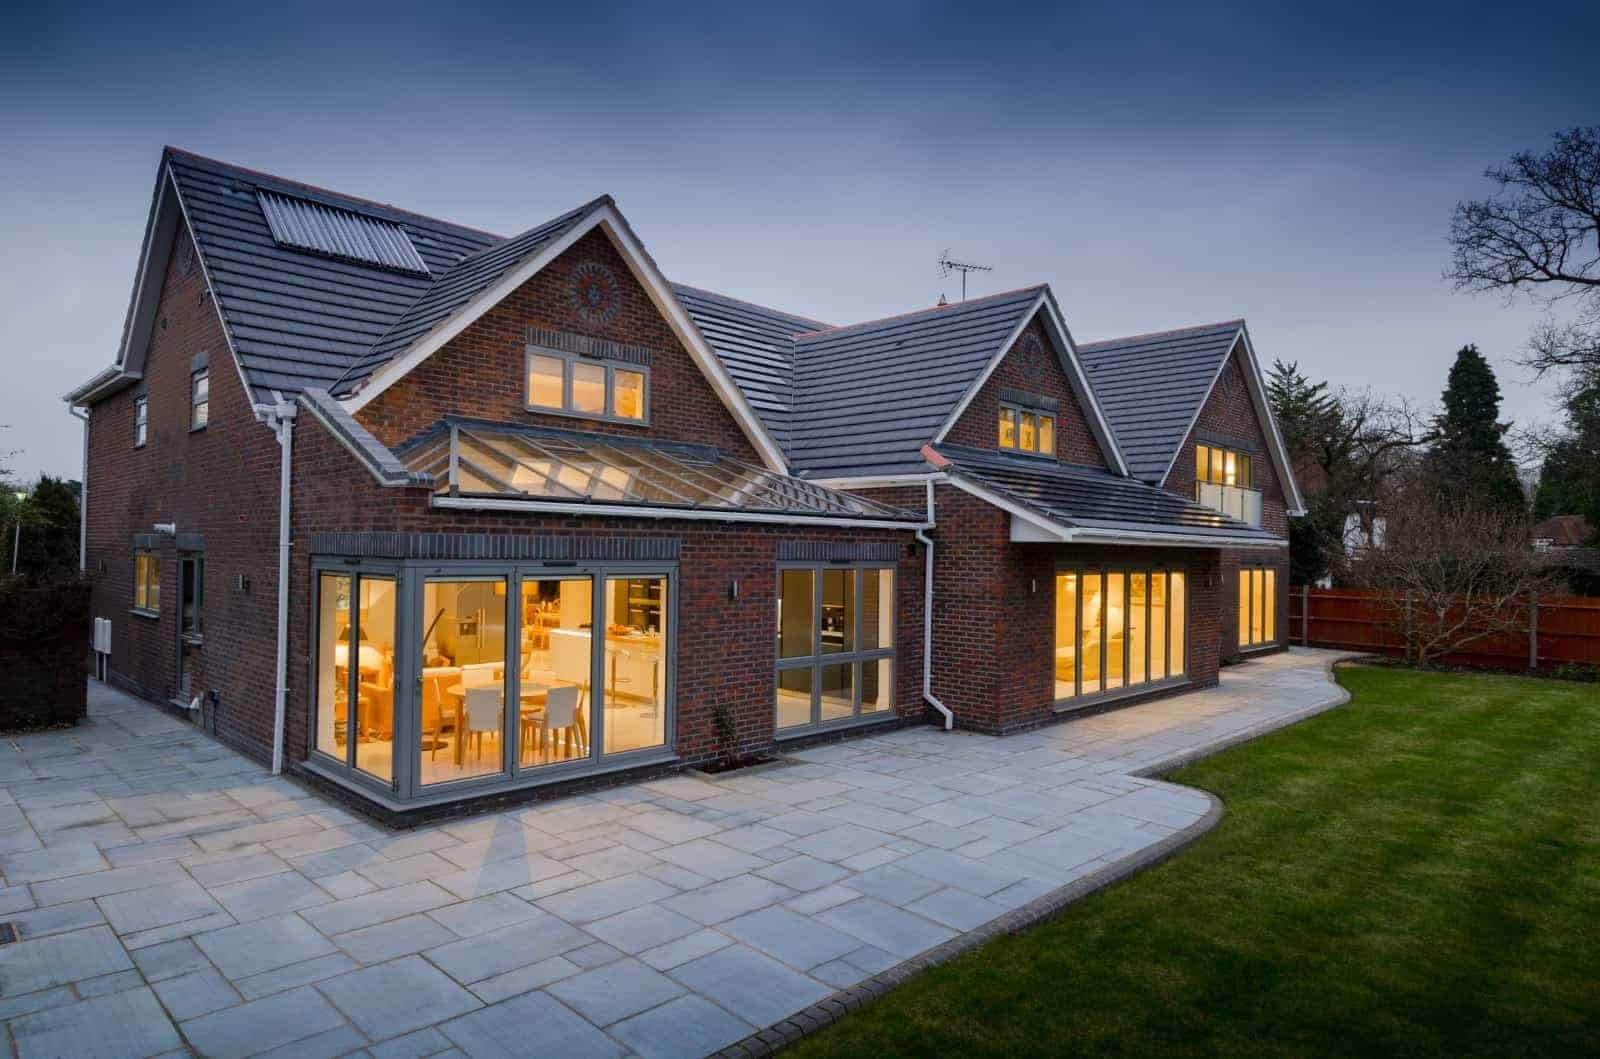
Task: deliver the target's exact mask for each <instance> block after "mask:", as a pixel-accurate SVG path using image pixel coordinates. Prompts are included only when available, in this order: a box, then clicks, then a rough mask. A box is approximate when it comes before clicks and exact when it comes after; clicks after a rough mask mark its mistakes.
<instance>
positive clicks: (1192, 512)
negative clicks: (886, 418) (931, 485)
mask: <svg viewBox="0 0 1600 1059" xmlns="http://www.w3.org/2000/svg"><path fill="white" fill-rule="evenodd" d="M929 449H930V455H931V457H932V459H931V462H933V463H935V464H936V465H940V466H941V467H942V469H943V470H944V471H945V473H946V474H948V475H949V476H950V478H951V480H952V481H954V482H955V483H956V484H957V485H961V484H962V483H963V482H965V483H967V484H968V485H971V486H976V487H977V488H978V489H980V490H983V491H987V492H989V493H991V494H993V495H995V496H997V497H999V498H1002V499H1004V500H1006V501H1008V502H1010V503H1012V504H1014V505H1017V506H1018V507H1021V508H1023V509H1025V510H1026V511H1028V512H1030V513H1033V514H1035V515H1037V516H1039V517H1040V518H1042V519H1044V520H1045V521H1046V522H1047V523H1050V524H1053V525H1055V526H1058V527H1060V529H1062V530H1065V531H1067V532H1066V534H1065V535H1064V536H1063V539H1081V540H1091V541H1092V540H1096V539H1101V540H1116V539H1126V538H1129V537H1133V538H1139V539H1141V540H1143V541H1146V542H1148V543H1153V544H1159V543H1162V542H1163V541H1165V542H1169V543H1174V544H1177V543H1182V544H1201V545H1205V544H1215V545H1217V546H1222V545H1235V546H1241V545H1244V546H1249V545H1265V546H1273V547H1278V546H1283V545H1285V544H1286V543H1287V542H1286V541H1284V540H1282V539H1281V538H1279V537H1276V536H1274V535H1273V534H1271V533H1269V532H1267V531H1266V530H1263V529H1257V528H1256V527H1253V526H1249V525H1246V524H1245V523H1243V522H1239V521H1237V520H1235V519H1232V518H1229V517H1228V516H1227V515H1224V514H1222V513H1221V512H1218V511H1214V510H1212V509H1211V508H1208V507H1202V506H1201V505H1199V504H1196V503H1194V502H1193V501H1191V500H1186V499H1184V498H1183V497H1181V496H1177V495H1175V494H1173V493H1169V492H1167V491H1166V490H1165V489H1159V488H1157V487H1156V486H1153V485H1148V484H1146V483H1144V482H1141V481H1138V480H1137V479H1134V478H1124V477H1122V476H1120V475H1116V474H1112V473H1111V472H1110V471H1104V470H1100V469H1099V468H1095V467H1085V466H1081V465H1078V464H1068V463H1056V462H1053V461H1049V460H1041V459H1038V458H1035V457H1030V456H1018V455H1014V454H1011V453H1003V452H996V451H991V450H988V449H973V448H967V447H965V446H959V445H946V444H940V445H936V446H929Z"/></svg>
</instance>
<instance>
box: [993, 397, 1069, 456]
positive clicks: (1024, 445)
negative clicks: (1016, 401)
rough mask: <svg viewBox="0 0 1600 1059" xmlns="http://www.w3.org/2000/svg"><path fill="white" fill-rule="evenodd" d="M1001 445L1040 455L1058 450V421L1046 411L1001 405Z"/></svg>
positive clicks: (1005, 447) (1003, 447) (1049, 454)
mask: <svg viewBox="0 0 1600 1059" xmlns="http://www.w3.org/2000/svg"><path fill="white" fill-rule="evenodd" d="M1000 447H1001V448H1002V449H1015V450H1017V451H1018V452H1027V453H1033V454H1037V455H1040V456H1054V455H1055V452H1056V421H1055V417H1054V416H1050V415H1046V414H1045V413H1044V412H1040V411H1036V410H1028V409H1022V408H1013V407H1012V406H1010V405H1001V406H1000Z"/></svg>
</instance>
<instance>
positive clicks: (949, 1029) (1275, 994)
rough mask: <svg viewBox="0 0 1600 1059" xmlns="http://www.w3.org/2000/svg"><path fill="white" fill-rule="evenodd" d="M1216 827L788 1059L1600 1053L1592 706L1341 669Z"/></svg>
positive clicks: (1485, 682) (1486, 684)
mask: <svg viewBox="0 0 1600 1059" xmlns="http://www.w3.org/2000/svg"><path fill="white" fill-rule="evenodd" d="M1339 680H1340V682H1341V683H1342V684H1344V686H1345V687H1347V688H1348V689H1349V690H1350V691H1351V692H1352V693H1353V694H1354V700H1353V701H1352V702H1351V703H1350V704H1349V705H1347V706H1344V707H1342V708H1340V709H1337V710H1333V711H1331V712H1329V713H1325V714H1322V715H1321V716H1319V717H1316V718H1313V719H1312V720H1309V721H1306V722H1304V723H1302V724H1299V725H1296V726H1294V727H1293V728H1289V729H1285V730H1284V731H1282V732H1278V733H1275V734H1273V735H1270V736H1267V737H1265V738H1262V739H1260V740H1257V741H1255V742H1253V743H1249V744H1246V745H1244V746H1241V747H1237V748H1235V749H1233V750H1229V751H1227V752H1225V753H1222V754H1219V755H1217V756H1216V757H1213V758H1209V759H1207V760H1205V761H1202V762H1199V763H1197V764H1194V765H1190V766H1188V767H1186V768H1183V769H1181V770H1179V771H1177V772H1175V773H1173V774H1172V775H1171V776H1170V777H1169V778H1170V779H1172V780H1174V781H1176V782H1179V783H1185V784H1189V785H1191V786H1195V787H1200V788H1203V789H1205V790H1208V791H1212V792H1214V793H1215V794H1217V795H1218V796H1219V797H1220V798H1221V799H1222V801H1223V802H1224V803H1225V804H1226V806H1227V813H1226V814H1225V815H1224V817H1223V819H1222V822H1221V823H1220V824H1219V825H1218V826H1217V827H1216V829H1215V830H1213V831H1212V832H1211V833H1210V834H1208V835H1206V836H1205V837H1203V838H1202V839H1200V840H1199V841H1198V842H1196V843H1195V844H1194V845H1192V846H1190V847H1189V848H1188V849H1187V850H1185V851H1184V852H1182V853H1180V854H1178V856H1177V857H1175V858H1174V859H1172V860H1170V861H1168V862H1167V863H1166V864H1164V865H1161V866H1160V867H1157V868H1155V869H1152V870H1150V871H1147V872H1145V873H1143V874H1141V875H1138V876H1135V877H1134V878H1132V879H1130V880H1128V881H1127V882H1126V883H1124V884H1122V885H1120V886H1115V887H1112V888H1110V889H1108V890H1104V891H1102V892H1100V893H1098V894H1095V895H1093V896H1091V897H1088V898H1086V899H1085V900H1083V901H1080V902H1078V903H1077V904H1074V905H1072V906H1070V907H1068V908H1067V909H1066V910H1064V911H1063V912H1062V914H1061V915H1059V916H1057V917H1056V918H1055V919H1053V920H1051V921H1050V922H1048V923H1046V924H1043V925H1041V926H1039V927H1037V928H1034V929H1032V930H1030V931H1027V932H1026V933H1023V934H1020V935H1015V936H1011V937H1005V938H1001V939H999V940H997V941H994V942H992V943H990V944H988V945H986V946H984V947H982V948H981V949H978V950H976V951H974V952H971V953H968V954H967V955H965V956H963V957H961V958H960V959H957V960H954V961H952V962H950V963H948V964H945V965H943V966H941V967H937V968H935V969H933V970H932V971H929V972H928V973H926V974H924V975H922V976H921V977H919V978H917V979H915V980H913V981H912V982H910V983H908V984H906V985H904V986H902V987H900V988H899V989H897V990H895V991H894V992H892V993H891V994H889V995H888V996H886V997H884V998H882V999H881V1000H879V1001H877V1002H876V1003H874V1004H871V1005H869V1006H868V1007H866V1008H864V1009H863V1010H861V1011H859V1012H856V1013H855V1014H853V1015H850V1016H848V1017H846V1018H845V1019H844V1020H842V1021H841V1022H839V1023H837V1024H835V1025H834V1026H832V1027H830V1028H829V1029H827V1030H825V1031H823V1032H822V1033H820V1034H818V1035H816V1036H814V1037H811V1038H808V1039H806V1040H803V1041H802V1042H801V1043H800V1044H799V1045H798V1046H797V1047H796V1048H795V1049H794V1050H793V1052H792V1053H791V1054H794V1055H795V1056H797V1057H798V1056H833V1055H852V1056H854V1055H862V1056H865V1055H873V1056H881V1055H960V1056H974V1055H995V1056H1000V1055H1007V1056H1011V1055H1019V1054H1040V1053H1052V1054H1063V1053H1065V1054H1078V1053H1081V1054H1091V1055H1097V1054H1104V1055H1226V1056H1246V1055H1283V1054H1296V1055H1355V1054H1359V1055H1374V1054H1388V1055H1397V1054H1407V1055H1450V1056H1461V1055H1508V1054H1510V1055H1578V1054H1585V1053H1587V1054H1591V1055H1593V1054H1600V688H1597V686H1596V685H1594V684H1579V683H1567V682H1559V681H1547V680H1529V679H1524V678H1517V677H1501V676H1486V675H1460V674H1420V673H1413V672H1408V671H1404V670H1399V669H1389V668H1369V667H1344V668H1341V670H1340V673H1339Z"/></svg>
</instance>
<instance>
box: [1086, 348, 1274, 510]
mask: <svg viewBox="0 0 1600 1059" xmlns="http://www.w3.org/2000/svg"><path fill="white" fill-rule="evenodd" d="M1243 327H1244V321H1243V320H1226V321H1223V322H1221V323H1215V324H1202V325H1200V326H1198V327H1186V328H1181V329H1179V330H1176V331H1157V332H1153V333H1150V334H1144V335H1132V336H1130V337H1128V338H1113V339H1107V340H1105V341H1103V342H1087V343H1079V345H1078V355H1079V357H1080V358H1081V359H1082V361H1083V367H1084V370H1085V371H1086V372H1088V374H1089V384H1090V385H1091V386H1093V387H1094V392H1095V395H1096V396H1097V397H1098V398H1099V400H1100V407H1101V408H1102V409H1104V410H1105V413H1106V418H1107V419H1109V420H1110V421H1111V429H1112V430H1114V431H1115V432H1116V435H1117V444H1118V445H1119V446H1120V447H1121V449H1122V453H1123V456H1124V457H1125V458H1126V459H1127V461H1128V468H1129V469H1130V470H1131V471H1132V472H1133V474H1134V476H1135V477H1137V478H1139V479H1141V480H1143V481H1146V482H1154V483H1156V484H1159V483H1160V482H1161V481H1162V479H1164V478H1165V477H1166V473H1167V468H1168V467H1170V466H1171V465H1172V460H1173V457H1175V456H1176V455H1177V453H1178V449H1179V448H1180V447H1181V446H1182V445H1183V441H1184V437H1185V436H1186V435H1187V432H1188V428H1189V424H1190V423H1192V422H1193V421H1194V416H1195V413H1196V412H1197V411H1199V409H1200V405H1201V403H1202V402H1204V401H1205V398H1206V394H1207V393H1209V392H1210V390H1211V383H1212V382H1213V381H1214V380H1215V379H1216V377H1217V372H1218V371H1219V370H1221V367H1222V361H1223V358H1225V357H1226V356H1227V355H1228V353H1229V351H1231V350H1232V349H1233V344H1234V341H1235V340H1236V339H1237V338H1238V335H1239V331H1240V330H1241V329H1242V328H1243Z"/></svg>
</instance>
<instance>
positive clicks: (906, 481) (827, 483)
mask: <svg viewBox="0 0 1600 1059" xmlns="http://www.w3.org/2000/svg"><path fill="white" fill-rule="evenodd" d="M944 479H945V475H944V474H943V472H940V471H934V472H932V473H928V474H867V475H861V476H860V477H856V478H802V479H800V480H801V481H804V482H810V483H811V484H812V485H820V486H822V487H823V488H825V489H841V490H846V491H848V490H851V489H894V488H898V487H900V486H907V485H913V486H920V485H924V484H926V483H927V482H942V481H944Z"/></svg>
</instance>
